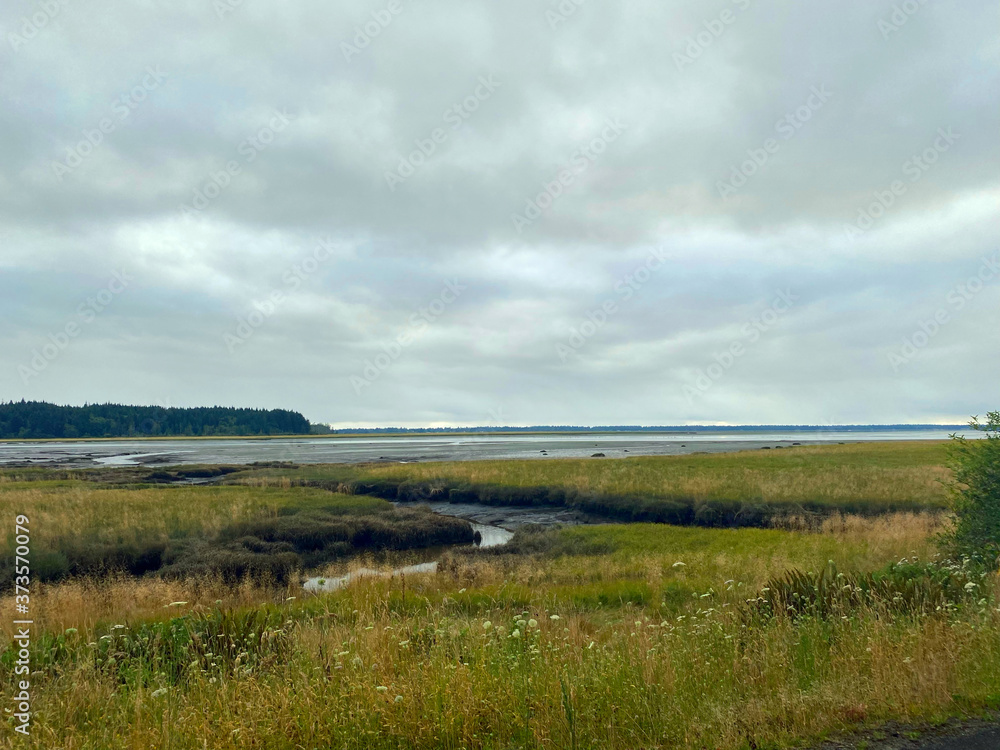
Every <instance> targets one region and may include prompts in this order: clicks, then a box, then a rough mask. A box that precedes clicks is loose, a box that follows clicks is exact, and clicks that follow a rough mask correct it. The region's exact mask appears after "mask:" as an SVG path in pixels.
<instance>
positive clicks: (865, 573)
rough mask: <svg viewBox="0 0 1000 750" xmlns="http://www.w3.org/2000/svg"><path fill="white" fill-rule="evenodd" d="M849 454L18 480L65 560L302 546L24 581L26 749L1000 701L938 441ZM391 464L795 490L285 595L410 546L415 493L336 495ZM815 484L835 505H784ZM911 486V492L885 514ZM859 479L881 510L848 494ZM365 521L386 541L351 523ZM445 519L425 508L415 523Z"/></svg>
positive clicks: (560, 726)
mask: <svg viewBox="0 0 1000 750" xmlns="http://www.w3.org/2000/svg"><path fill="white" fill-rule="evenodd" d="M864 449H865V447H864V446H845V447H834V448H830V449H826V450H818V449H808V451H803V452H801V453H796V452H794V451H785V452H783V451H779V452H778V454H779V455H778V456H772V455H770V454H772V453H773V452H766V453H762V454H758V453H754V454H750V455H745V454H743V455H741V454H734V455H733V456H732V458H730V456H727V455H722V456H705V457H702V456H697V457H691V458H677V459H659V461H662V462H663V465H657V462H656V461H651V462H648V463H647V462H646V461H633V460H632V459H629V460H628V461H621V462H614V461H600V462H598V461H594V462H586V461H581V462H571V461H565V462H531V464H530V467H521V468H524V469H527V468H530V469H531V471H534V472H536V473H535V474H531V475H529V476H526V477H522V478H521V480H517V479H516V477H517V476H518V475H517V474H516V473H513V474H512V473H505V472H510V471H513V469H505V468H504V467H503V466H500V467H496V466H492V465H486V466H475V465H471V464H466V465H452V464H449V465H443V466H431V465H427V466H420V465H418V466H416V467H412V466H409V465H407V466H405V467H397V466H367V467H346V468H345V467H297V468H292V467H287V466H286V467H277V466H270V467H255V468H246V469H243V470H241V471H240V472H236V473H230V474H227V475H225V476H224V477H223V476H220V477H219V479H218V481H226V482H230V483H231V484H228V485H214V484H213V485H208V486H168V485H167V486H165V485H155V486H154V485H150V484H146V483H143V482H142V481H140V480H141V479H142V478H143V477H142V476H140V475H139V474H138V472H136V473H135V474H134V475H128V476H127V477H126V476H125V475H124V474H120V475H116V476H117V479H118V480H122V481H119V482H118V483H117V484H115V483H114V482H112V481H111V480H112V479H113V477H111V476H109V475H107V474H105V475H104V476H103V477H102V478H101V480H100V481H92V479H93V477H92V478H91V479H86V478H82V477H81V474H80V473H72V472H71V473H69V474H66V475H60V476H59V477H51V476H47V475H44V474H38V475H35V476H34V477H33V478H32V479H31V480H30V481H28V480H26V479H25V476H24V475H16V476H14V475H7V476H6V477H5V478H0V505H2V506H3V509H4V512H7V513H10V512H13V511H14V510H16V511H17V512H23V513H27V514H29V515H30V514H34V516H33V518H32V525H33V528H35V529H37V539H36V540H33V547H34V549H35V550H38V551H39V552H41V551H42V550H61V551H62V553H63V554H65V555H66V559H67V561H69V560H70V559H71V557H72V555H71V554H70V553H69V552H67V550H70V549H72V540H73V538H74V537H77V538H78V539H88V540H90V543H92V544H93V545H97V546H98V547H100V548H102V549H103V548H107V547H108V546H109V545H110V546H114V545H131V544H135V545H143V544H154V543H156V544H160V543H162V544H165V545H167V547H168V548H170V549H184V545H185V544H197V543H208V541H210V542H211V546H212V548H213V549H224V548H225V545H230V544H237V543H240V544H242V542H241V541H240V540H243V539H245V538H248V537H252V538H254V539H257V540H259V541H260V543H261V544H272V545H275V544H283V543H288V544H290V545H291V546H292V547H293V548H294V550H295V552H294V554H295V555H296V556H297V561H296V562H295V565H294V567H293V568H292V569H291V572H290V573H289V574H288V575H285V576H283V577H281V576H273V575H270V574H269V573H267V572H265V573H263V574H261V575H257V574H254V573H252V572H251V574H249V575H242V576H239V577H237V578H238V580H237V578H234V577H232V576H230V575H227V573H226V571H225V570H221V569H219V568H218V567H213V566H212V565H205V566H202V567H192V568H190V569H187V570H184V569H179V568H174V567H173V565H174V564H173V563H169V564H167V565H165V566H163V567H162V568H159V569H156V570H152V571H150V572H147V573H145V574H143V575H134V574H129V573H127V572H126V571H125V570H124V569H122V568H119V569H117V570H115V571H110V570H102V571H100V572H98V573H89V574H86V575H83V574H80V573H76V574H73V575H69V576H68V577H65V578H61V579H58V580H55V579H54V580H52V582H50V583H45V584H37V585H36V588H35V591H34V593H33V596H32V602H33V611H34V614H35V618H36V622H38V623H39V627H40V628H41V635H40V636H39V637H38V638H36V639H35V640H34V641H33V643H32V661H33V669H34V670H35V672H36V674H35V681H34V686H35V687H34V690H35V697H34V708H35V710H36V714H35V716H34V729H33V735H32V738H31V740H30V742H29V743H23V742H21V744H23V745H25V746H35V747H61V748H72V749H73V750H83V749H85V748H86V749H88V750H89V749H91V748H93V749H94V750H96V749H97V748H100V749H101V750H104V749H105V748H139V747H141V748H201V747H204V746H206V744H207V746H209V747H213V748H243V747H255V746H256V747H268V748H288V749H289V750H291V749H292V748H301V747H343V748H403V747H406V748H440V747H449V748H484V749H485V748H507V747H531V748H536V747H537V748H541V747H560V748H562V747H565V748H585V747H587V748H589V747H600V748H623V749H624V748H635V747H682V748H683V747H689V748H700V747H703V746H711V747H718V748H726V749H730V748H731V749H732V750H742V749H743V748H752V747H756V748H764V747H775V748H777V747H787V746H792V745H794V744H801V743H802V742H803V741H807V740H816V739H818V738H822V737H824V736H828V735H829V734H831V733H836V732H840V731H845V730H849V729H852V728H855V727H857V726H859V725H877V724H879V723H880V722H884V721H887V720H921V721H932V722H933V721H938V720H944V719H945V718H947V717H950V716H954V715H969V714H976V713H979V712H982V711H986V710H989V709H991V708H992V709H996V708H998V707H1000V609H998V607H1000V579H998V577H997V575H996V573H995V572H993V571H992V570H991V569H990V568H989V567H988V566H984V565H981V564H980V563H979V562H977V561H975V560H970V559H962V558H951V559H947V558H946V557H945V556H944V555H942V553H941V551H940V547H939V538H940V536H941V534H942V532H947V531H949V530H951V529H953V528H954V527H953V523H952V520H951V517H950V515H949V514H948V513H947V512H946V511H945V510H944V509H943V508H944V503H945V500H946V498H947V495H946V494H944V488H943V487H939V485H938V484H937V483H936V480H937V478H939V477H947V469H946V468H945V466H944V460H945V453H944V452H943V448H942V446H939V445H935V446H911V447H903V446H895V445H893V446H870V447H869V449H870V451H871V452H872V456H868V457H866V456H865V455H864ZM726 459H728V460H726ZM813 459H815V463H812V461H813ZM548 464H551V465H548ZM558 464H563V465H561V466H560V465H558ZM616 464H617V465H616ZM844 465H847V467H848V468H846V469H845V468H844ZM592 466H593V467H600V468H591V467H592ZM706 467H707V468H706ZM880 467H881V468H880ZM699 471H700V475H699ZM412 472H416V474H414V473H412ZM783 474H787V480H788V484H787V485H786V486H784V487H782V483H781V477H782V475H783ZM588 476H589V479H587V477H588ZM657 477H659V479H658V478H657ZM740 477H742V479H740ZM831 477H840V484H839V485H837V486H832V487H831V486H830V485H831ZM383 478H385V479H387V480H388V479H392V480H393V481H397V480H406V481H418V482H423V481H428V482H439V481H441V480H442V479H447V480H448V481H456V482H457V481H459V480H461V481H467V482H468V483H469V484H470V485H474V484H483V485H485V484H491V485H500V484H502V483H503V482H505V481H506V482H508V483H509V484H511V485H514V484H516V485H517V486H530V487H534V486H541V484H540V483H542V482H545V481H548V482H551V483H553V486H557V485H558V486H563V487H569V486H575V487H576V488H578V489H579V490H580V491H586V492H598V491H599V492H600V494H602V495H607V496H618V497H625V498H627V497H637V496H641V495H643V494H644V493H645V492H646V489H642V488H647V489H650V488H651V489H655V488H656V487H657V486H659V485H658V484H657V483H658V482H661V481H663V482H666V484H667V489H663V487H662V486H661V487H660V490H659V492H660V493H661V494H660V495H658V496H657V497H662V498H666V497H668V496H671V497H676V496H677V495H676V493H677V492H679V491H680V490H679V489H678V488H686V489H685V490H684V491H685V492H689V493H691V497H696V498H703V497H705V498H707V497H715V498H718V499H720V500H726V501H729V500H733V499H741V500H742V499H745V497H747V495H746V494H743V495H741V494H739V493H753V492H758V491H759V490H760V488H761V487H766V488H771V489H768V490H767V492H766V493H765V496H764V499H765V500H770V499H775V498H785V499H787V500H788V501H789V502H791V501H792V500H795V501H796V502H795V503H794V504H792V505H790V506H789V509H788V512H787V513H783V514H782V515H781V517H780V523H778V524H777V525H775V524H769V525H770V527H769V528H764V526H765V525H768V524H763V523H762V524H761V528H703V527H699V526H696V525H689V526H676V525H666V524H654V523H627V524H622V523H617V524H604V525H584V526H575V527H552V528H536V527H525V528H522V529H518V530H517V532H516V533H515V536H514V538H513V539H512V540H511V542H509V543H508V544H507V545H504V546H502V547H496V548H491V549H487V550H476V549H475V548H473V547H472V546H471V545H460V546H454V547H451V548H449V549H448V550H447V551H444V552H443V553H439V554H438V566H437V572H436V573H434V574H411V575H406V576H405V577H400V576H394V577H393V576H387V577H366V578H360V579H358V580H355V581H352V582H351V584H350V585H348V586H346V587H344V588H342V589H340V590H337V591H334V592H330V593H322V594H318V595H317V594H312V593H309V592H306V591H304V590H303V589H302V588H301V577H300V576H299V575H297V571H299V570H302V569H304V568H305V567H307V566H312V567H311V573H312V574H313V575H327V576H330V577H333V576H339V575H343V574H344V573H345V572H347V571H348V570H350V569H352V568H354V569H357V568H362V567H365V568H376V569H382V570H389V569H392V568H397V567H400V566H402V565H404V564H406V563H408V562H417V561H419V560H421V559H425V558H424V557H423V556H422V553H420V552H419V550H417V549H415V547H417V546H419V545H417V541H418V539H417V538H416V536H407V533H406V532H404V531H403V528H404V527H408V526H410V525H412V524H413V523H414V522H415V520H414V517H409V516H407V515H406V514H409V513H413V514H418V515H417V516H416V517H415V518H416V519H421V518H422V516H420V515H419V514H420V513H421V512H420V511H419V510H417V508H416V506H414V507H410V506H407V507H404V508H402V509H399V508H395V507H394V506H393V505H392V504H391V503H389V502H387V501H386V500H384V499H381V498H377V497H373V496H371V495H362V494H357V493H355V494H349V493H347V492H344V491H338V490H343V489H348V490H349V489H351V488H350V487H347V488H343V487H342V486H341V485H344V484H346V483H349V482H352V481H360V482H374V481H381V480H382V479H383ZM664 478H665V479H664ZM898 482H902V483H903V485H904V486H905V487H907V488H909V489H908V490H905V491H904V490H900V489H899V487H897V486H889V485H894V484H896V483H898ZM810 487H812V488H813V490H810V489H809V488H810ZM852 487H853V488H854V491H855V492H856V493H857V496H855V497H853V499H852V497H851V489H850V488H852ZM696 490H697V493H701V494H697V495H696V494H695V493H696ZM812 491H815V492H816V493H817V495H818V496H819V497H821V498H825V499H824V500H823V502H824V503H825V506H824V508H825V510H824V512H823V513H822V514H817V513H807V514H806V515H803V514H802V513H801V512H799V513H797V514H796V513H794V512H793V508H794V507H797V506H801V503H799V502H798V501H799V500H801V499H802V498H803V497H804V496H805V494H808V493H809V492H812ZM618 493H621V494H620V495H619V494H618ZM907 493H912V496H911V501H912V502H913V503H914V504H913V505H911V506H906V505H905V504H903V506H902V507H903V509H899V510H886V508H895V507H896V506H894V505H893V503H896V502H901V501H902V500H903V499H905V497H906V495H907ZM880 499H881V500H880ZM868 500H871V501H872V502H875V503H879V502H883V503H885V505H880V506H879V511H878V512H876V511H870V512H865V513H853V512H846V513H845V512H843V508H842V507H840V506H838V503H840V502H841V501H843V504H844V505H843V507H846V508H848V509H850V508H853V507H855V506H856V505H857V506H860V505H862V504H863V503H864V502H867V501H868ZM398 514H404V515H398ZM36 518H37V520H38V522H37V523H36V520H35V519H36ZM439 518H441V517H440V516H434V517H433V518H428V519H424V520H426V521H427V522H428V523H430V521H432V520H433V519H439ZM776 520H778V519H776ZM376 522H377V523H378V524H385V526H384V527H383V526H379V528H384V529H385V531H384V536H383V535H378V534H376V535H370V536H367V537H366V536H363V535H362V536H357V535H351V536H349V537H347V536H344V535H343V534H342V532H341V531H340V530H342V529H352V528H361V527H365V528H374V525H375V524H376ZM459 523H464V522H459ZM366 525H368V526H366ZM328 526H330V527H333V526H335V527H336V528H337V529H338V531H337V532H336V534H332V533H331V534H330V535H329V536H328V532H327V530H326V529H327V527H328ZM449 528H450V527H449V526H447V525H445V526H441V527H438V526H437V525H434V524H431V525H429V526H428V527H427V529H426V530H425V531H424V532H423V534H425V535H426V536H425V537H424V538H423V540H422V541H424V542H426V543H428V544H430V543H439V542H440V538H439V537H438V536H437V535H439V534H442V533H450V532H447V531H445V530H446V529H449ZM342 536H344V538H349V539H350V543H351V548H350V549H349V550H347V549H346V548H338V550H339V552H343V553H344V554H339V552H338V555H337V556H336V557H335V558H332V557H331V558H330V559H324V558H323V557H322V555H321V556H320V557H318V558H315V559H313V558H309V556H308V555H309V553H308V551H306V550H304V548H302V540H305V539H311V540H312V541H311V542H310V543H309V544H310V545H311V547H312V549H313V550H323V549H326V545H327V544H328V543H331V542H329V541H328V540H330V539H334V538H336V539H337V540H338V541H335V542H332V543H340V542H339V540H340V539H341V537H342ZM206 540H208V541H206ZM359 540H368V541H370V542H372V544H367V545H366V544H357V545H355V544H354V542H355V541H359ZM376 540H379V541H377V542H376ZM386 540H392V541H391V543H386ZM401 540H402V541H401ZM407 547H413V548H410V549H407ZM9 604H10V602H9V601H7V600H6V599H5V600H4V601H3V606H4V607H7V606H8V605H9ZM2 627H3V628H4V636H3V637H4V639H5V641H4V643H3V644H2V645H3V651H2V653H0V665H3V667H2V668H0V674H3V675H9V674H10V671H9V670H8V669H7V668H6V667H7V666H9V664H10V661H11V659H12V655H13V649H12V648H11V646H10V640H9V639H10V637H11V635H12V633H11V632H9V630H7V629H8V628H9V626H8V625H7V624H6V623H4V624H2ZM4 679H5V680H9V679H11V678H10V677H4ZM3 732H4V733H5V734H4V735H3V737H2V738H0V742H13V735H12V734H11V732H10V728H9V725H7V726H5V728H4V730H3ZM19 741H20V740H19Z"/></svg>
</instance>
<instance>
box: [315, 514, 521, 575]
mask: <svg viewBox="0 0 1000 750" xmlns="http://www.w3.org/2000/svg"><path fill="white" fill-rule="evenodd" d="M472 530H473V532H475V533H476V534H478V535H479V536H478V539H479V541H478V542H476V544H477V545H478V546H480V547H496V546H498V545H501V544H506V543H507V542H508V541H510V538H511V537H512V536H514V533H513V532H511V531H507V529H501V528H500V527H499V526H490V525H489V524H485V523H473V524H472ZM437 567H438V564H437V560H431V561H430V562H422V563H416V564H414V565H404V566H403V567H401V568H395V569H393V570H374V569H373V568H358V569H357V570H352V571H350V572H349V573H346V574H345V575H342V576H329V577H325V576H315V577H313V578H310V579H309V580H307V581H306V582H305V583H304V584H302V588H304V589H305V590H306V591H313V592H319V591H338V590H339V589H342V588H344V587H345V586H347V585H348V584H349V583H351V582H352V581H356V580H358V579H361V578H394V577H396V576H405V575H409V574H412V573H436V572H437Z"/></svg>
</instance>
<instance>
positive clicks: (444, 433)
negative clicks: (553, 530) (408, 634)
mask: <svg viewBox="0 0 1000 750" xmlns="http://www.w3.org/2000/svg"><path fill="white" fill-rule="evenodd" d="M968 428H969V426H968V424H962V425H950V424H944V425H940V424H913V425H822V426H818V425H753V426H723V427H715V426H702V425H693V426H690V427H684V428H679V427H664V428H662V429H659V428H654V427H645V428H635V429H626V428H614V427H609V428H587V427H579V428H577V427H567V428H554V429H533V428H530V427H527V428H521V427H508V428H498V429H495V430H485V429H477V428H469V429H457V428H456V429H443V430H442V429H438V430H420V429H412V430H410V429H402V428H375V429H370V430H367V431H365V430H359V431H354V430H352V431H345V432H337V431H334V432H329V433H303V434H295V433H289V434H286V435H141V436H140V435H117V436H114V437H82V438H0V444H9V443H111V442H117V441H138V442H146V441H150V442H170V441H183V440H317V439H319V440H323V439H330V438H372V437H378V438H394V437H400V438H403V437H475V436H483V437H491V436H492V437H509V436H511V435H525V436H531V435H593V436H599V435H635V436H643V435H672V436H677V437H690V436H693V435H706V434H707V435H711V434H727V435H732V434H745V435H747V436H748V437H749V436H751V435H758V434H761V433H771V432H786V433H787V432H794V433H801V434H803V435H807V434H822V433H827V432H839V433H845V432H853V433H858V434H859V435H863V434H867V433H876V432H898V433H906V432H918V431H927V430H941V431H958V430H966V429H968ZM383 430H385V431H383ZM917 439H919V438H917Z"/></svg>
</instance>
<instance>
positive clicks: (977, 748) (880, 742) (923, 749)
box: [815, 717, 1000, 750]
mask: <svg viewBox="0 0 1000 750" xmlns="http://www.w3.org/2000/svg"><path fill="white" fill-rule="evenodd" d="M862 748H864V750H1000V717H994V718H993V719H992V720H990V721H979V720H976V721H965V722H962V723H961V724H959V723H952V724H948V725H945V726H943V727H912V726H901V725H890V726H886V727H882V728H881V729H879V730H870V731H866V732H862V733H860V734H857V735H853V736H851V737H844V738H841V739H839V740H832V741H828V742H824V743H823V744H822V745H819V746H818V747H816V748H815V750H861V749H862Z"/></svg>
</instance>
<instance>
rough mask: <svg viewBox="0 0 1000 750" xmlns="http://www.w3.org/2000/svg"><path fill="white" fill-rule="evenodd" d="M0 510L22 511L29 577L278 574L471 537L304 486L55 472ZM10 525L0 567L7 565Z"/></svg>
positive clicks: (457, 526) (25, 486)
mask: <svg viewBox="0 0 1000 750" xmlns="http://www.w3.org/2000/svg"><path fill="white" fill-rule="evenodd" d="M0 514H2V515H4V516H5V517H9V518H13V517H14V516H15V515H17V514H24V515H27V516H28V518H29V519H30V524H29V526H30V529H31V541H32V549H33V560H32V572H33V575H34V577H35V579H36V580H42V581H45V580H55V579H59V578H63V577H66V576H68V575H97V574H101V573H107V572H114V571H118V570H124V571H127V572H130V573H132V574H135V575H141V574H143V573H147V572H150V571H158V570H160V569H161V568H164V566H166V567H167V569H168V570H169V571H170V572H172V574H175V575H196V574H200V573H211V572H215V573H219V574H225V575H227V576H228V577H229V579H230V580H231V581H234V582H235V580H237V579H240V578H242V577H243V576H245V575H246V574H248V573H249V574H254V575H257V576H260V575H269V576H271V577H277V578H281V577H282V576H287V575H288V574H290V572H291V570H293V569H294V568H296V567H302V566H305V565H310V564H317V563H319V562H321V561H323V560H325V559H330V558H334V557H342V556H345V555H349V554H353V553H354V552H356V551H358V550H363V549H368V548H379V547H390V548H408V547H424V546H430V545H433V544H444V543H457V542H469V541H471V539H472V531H471V528H470V527H469V525H468V524H467V523H466V522H463V521H458V520H456V519H451V518H444V517H441V516H436V515H434V514H432V513H429V512H420V511H417V510H413V509H403V510H400V509H396V508H394V507H393V506H392V504H390V503H388V502H386V501H384V500H380V499H377V498H372V497H363V496H349V495H343V494H335V493H331V492H328V491H326V490H322V489H317V488H310V487H301V486H295V487H288V488H281V487H277V488H274V487H269V488H264V487H261V488H256V487H241V486H174V487H171V486H158V485H145V486H138V487H135V486H131V485H121V486H117V487H114V488H111V487H106V486H102V485H99V484H94V483H92V482H87V481H82V480H74V479H62V480H54V481H48V480H38V481H27V482H23V483H22V482H13V483H10V484H8V485H6V486H5V488H4V489H3V490H2V491H0ZM12 534H13V527H11V528H10V530H9V531H8V532H7V534H5V538H4V541H5V544H4V549H3V554H2V555H0V575H6V574H7V573H8V572H9V571H10V570H11V568H12V565H13V558H12V551H13V549H14V545H13V536H12Z"/></svg>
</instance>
